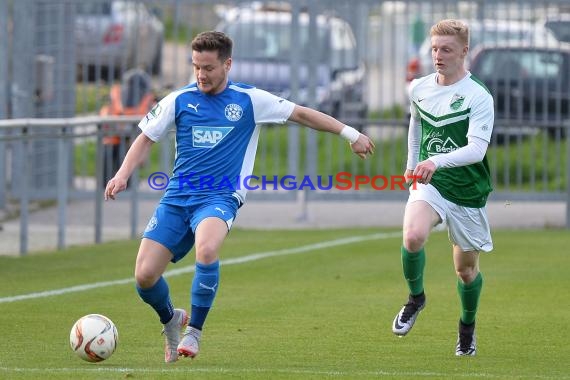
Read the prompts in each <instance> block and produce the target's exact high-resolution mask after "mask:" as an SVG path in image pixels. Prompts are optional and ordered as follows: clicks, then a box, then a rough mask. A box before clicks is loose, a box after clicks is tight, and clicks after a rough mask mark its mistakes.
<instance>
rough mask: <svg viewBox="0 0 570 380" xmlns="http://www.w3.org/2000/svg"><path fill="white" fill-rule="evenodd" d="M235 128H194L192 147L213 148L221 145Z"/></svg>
mask: <svg viewBox="0 0 570 380" xmlns="http://www.w3.org/2000/svg"><path fill="white" fill-rule="evenodd" d="M232 129H234V127H206V126H203V127H201V126H193V127H192V145H193V146H194V147H196V148H213V147H215V146H216V145H218V144H219V143H220V141H222V140H223V139H224V137H226V136H227V135H228V133H230V132H231V131H232Z"/></svg>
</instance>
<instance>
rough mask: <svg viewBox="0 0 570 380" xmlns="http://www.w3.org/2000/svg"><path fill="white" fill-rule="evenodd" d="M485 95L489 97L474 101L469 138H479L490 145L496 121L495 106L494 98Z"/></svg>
mask: <svg viewBox="0 0 570 380" xmlns="http://www.w3.org/2000/svg"><path fill="white" fill-rule="evenodd" d="M485 95H487V96H479V97H477V98H475V99H474V100H473V105H472V106H471V114H470V116H469V129H468V130H467V136H472V137H478V138H480V139H482V140H485V141H487V142H488V143H490V142H491V134H492V133H493V124H494V121H495V106H494V104H493V97H492V96H491V95H488V94H485Z"/></svg>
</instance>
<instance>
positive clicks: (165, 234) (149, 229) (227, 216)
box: [143, 195, 240, 263]
mask: <svg viewBox="0 0 570 380" xmlns="http://www.w3.org/2000/svg"><path fill="white" fill-rule="evenodd" d="M239 206H240V205H239V203H238V200H237V199H236V198H234V197H233V196H211V195H209V196H193V197H192V198H191V201H190V202H189V203H188V204H187V205H186V206H179V205H173V204H168V203H162V202H161V203H159V204H158V206H157V207H156V209H155V211H154V215H153V216H152V218H150V220H149V222H148V224H147V226H146V228H145V230H144V233H143V238H147V239H151V240H154V241H156V242H158V243H160V244H162V245H164V246H165V247H166V248H168V249H169V250H170V252H171V253H172V255H173V258H172V260H171V261H172V262H173V263H175V262H177V261H179V260H181V259H182V258H183V257H184V256H186V254H187V253H188V252H190V250H191V249H192V247H193V246H194V234H195V232H196V228H197V227H198V224H200V222H201V221H202V220H204V219H206V218H210V217H215V218H220V219H222V220H223V221H224V222H226V225H227V226H228V231H229V230H230V229H231V227H232V223H233V221H234V219H235V218H236V215H237V210H238V208H239Z"/></svg>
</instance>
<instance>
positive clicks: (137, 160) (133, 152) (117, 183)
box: [105, 133, 154, 200]
mask: <svg viewBox="0 0 570 380" xmlns="http://www.w3.org/2000/svg"><path fill="white" fill-rule="evenodd" d="M152 144H154V141H152V140H151V139H150V138H148V137H147V136H146V135H145V134H144V133H141V134H140V135H138V136H137V138H136V139H135V141H134V142H133V144H132V145H131V147H130V148H129V150H128V152H127V155H126V156H125V160H124V161H123V163H122V165H121V167H120V168H119V170H118V171H117V173H116V174H115V176H114V177H113V178H111V179H110V180H109V182H108V183H107V186H106V187H105V200H109V199H113V200H114V199H115V195H117V194H118V193H120V192H121V191H123V190H125V189H126V188H127V181H128V179H129V177H130V176H131V174H132V173H133V171H134V170H135V169H136V168H137V167H138V166H140V165H141V164H142V163H143V162H145V161H146V159H147V158H148V155H149V152H150V148H151V146H152Z"/></svg>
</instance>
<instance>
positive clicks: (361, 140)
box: [350, 133, 376, 159]
mask: <svg viewBox="0 0 570 380" xmlns="http://www.w3.org/2000/svg"><path fill="white" fill-rule="evenodd" d="M375 147H376V146H375V145H374V142H373V141H372V139H371V138H370V137H368V136H366V135H364V134H362V133H361V134H360V136H359V137H358V140H356V142H354V143H352V144H350V148H351V149H352V151H353V152H354V153H356V154H357V155H358V156H360V158H362V159H366V156H367V155H368V154H370V155H372V154H374V148H375Z"/></svg>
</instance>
